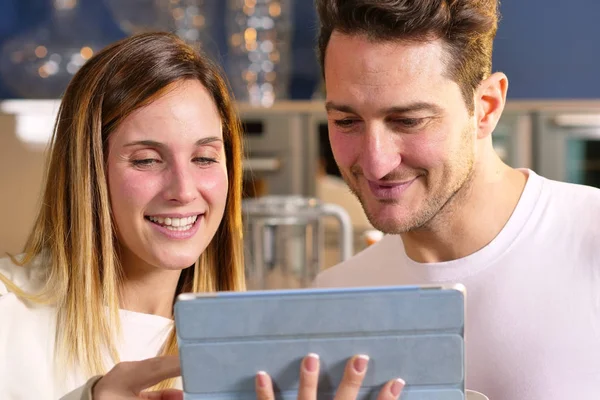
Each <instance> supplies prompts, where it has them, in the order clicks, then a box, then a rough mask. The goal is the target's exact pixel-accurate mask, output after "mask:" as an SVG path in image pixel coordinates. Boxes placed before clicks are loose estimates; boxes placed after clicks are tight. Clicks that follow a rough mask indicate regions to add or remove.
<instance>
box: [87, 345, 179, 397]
mask: <svg viewBox="0 0 600 400" xmlns="http://www.w3.org/2000/svg"><path fill="white" fill-rule="evenodd" d="M179 375H181V371H180V367H179V357H177V356H162V357H154V358H149V359H147V360H142V361H128V362H121V363H118V364H117V365H115V366H114V367H113V369H111V370H110V371H109V372H108V373H107V374H106V375H104V376H103V377H102V378H101V379H100V380H99V381H98V382H96V384H95V385H94V388H93V389H92V399H93V400H132V399H148V400H183V392H182V391H181V390H175V389H167V390H161V391H156V392H143V390H145V389H148V388H149V387H152V386H154V385H156V384H158V383H160V382H162V381H163V380H165V379H168V378H175V377H177V376H179Z"/></svg>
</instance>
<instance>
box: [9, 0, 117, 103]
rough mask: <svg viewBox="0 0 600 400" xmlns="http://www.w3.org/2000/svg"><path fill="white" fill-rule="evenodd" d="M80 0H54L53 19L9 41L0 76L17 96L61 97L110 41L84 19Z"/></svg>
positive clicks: (92, 23) (32, 97)
mask: <svg viewBox="0 0 600 400" xmlns="http://www.w3.org/2000/svg"><path fill="white" fill-rule="evenodd" d="M80 1H81V0H53V4H52V13H51V16H50V19H49V20H47V21H46V22H44V23H43V24H42V25H39V26H38V27H35V28H34V29H32V30H30V31H26V32H24V33H23V34H21V35H19V36H16V37H15V38H13V39H11V40H8V41H7V42H6V43H5V44H4V46H3V47H2V50H1V53H0V75H1V78H2V80H3V82H5V84H6V86H7V87H8V88H9V89H10V90H11V91H12V92H13V93H14V94H15V95H16V96H18V97H22V98H28V99H56V98H60V97H61V96H62V94H63V92H64V90H65V88H66V87H67V84H68V83H69V81H70V80H71V78H72V77H73V75H74V74H75V73H76V72H77V71H78V70H79V68H81V66H82V65H83V64H84V63H85V62H86V61H87V60H89V59H90V57H92V55H93V54H94V53H96V52H97V51H99V50H100V49H101V48H102V47H104V46H105V45H107V44H108V41H107V40H106V39H105V38H104V37H103V35H102V32H101V29H99V28H96V27H95V25H94V20H91V19H87V20H84V19H83V17H82V14H81V5H80Z"/></svg>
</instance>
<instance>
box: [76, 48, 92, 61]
mask: <svg viewBox="0 0 600 400" xmlns="http://www.w3.org/2000/svg"><path fill="white" fill-rule="evenodd" d="M79 54H81V57H82V58H83V59H84V60H89V59H90V58H92V56H93V55H94V50H92V48H91V47H88V46H85V47H83V48H81V51H80V52H79Z"/></svg>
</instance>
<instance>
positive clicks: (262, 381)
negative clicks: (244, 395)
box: [254, 371, 275, 400]
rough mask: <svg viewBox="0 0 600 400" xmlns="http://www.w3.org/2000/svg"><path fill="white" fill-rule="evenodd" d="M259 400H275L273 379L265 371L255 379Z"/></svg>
mask: <svg viewBox="0 0 600 400" xmlns="http://www.w3.org/2000/svg"><path fill="white" fill-rule="evenodd" d="M254 386H255V389H256V398H257V400H275V394H274V393H273V383H272V382H271V377H270V376H269V374H267V373H266V372H265V371H258V372H257V373H256V377H255V379H254Z"/></svg>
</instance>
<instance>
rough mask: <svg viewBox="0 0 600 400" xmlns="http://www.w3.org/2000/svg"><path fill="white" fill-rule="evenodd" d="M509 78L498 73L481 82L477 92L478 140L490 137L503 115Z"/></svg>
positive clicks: (475, 108) (475, 109) (475, 110)
mask: <svg viewBox="0 0 600 400" xmlns="http://www.w3.org/2000/svg"><path fill="white" fill-rule="evenodd" d="M507 91H508V78H507V77H506V75H504V74H503V73H502V72H496V73H494V74H492V75H490V76H489V77H488V78H486V79H484V80H483V81H481V83H480V84H479V87H478V88H477V90H476V91H475V107H474V112H475V117H476V119H477V138H478V139H483V138H485V137H487V136H489V135H490V134H491V133H492V132H493V131H494V129H496V125H497V124H498V120H499V119H500V116H501V115H502V111H503V110H504V105H505V104H506V92H507Z"/></svg>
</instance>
